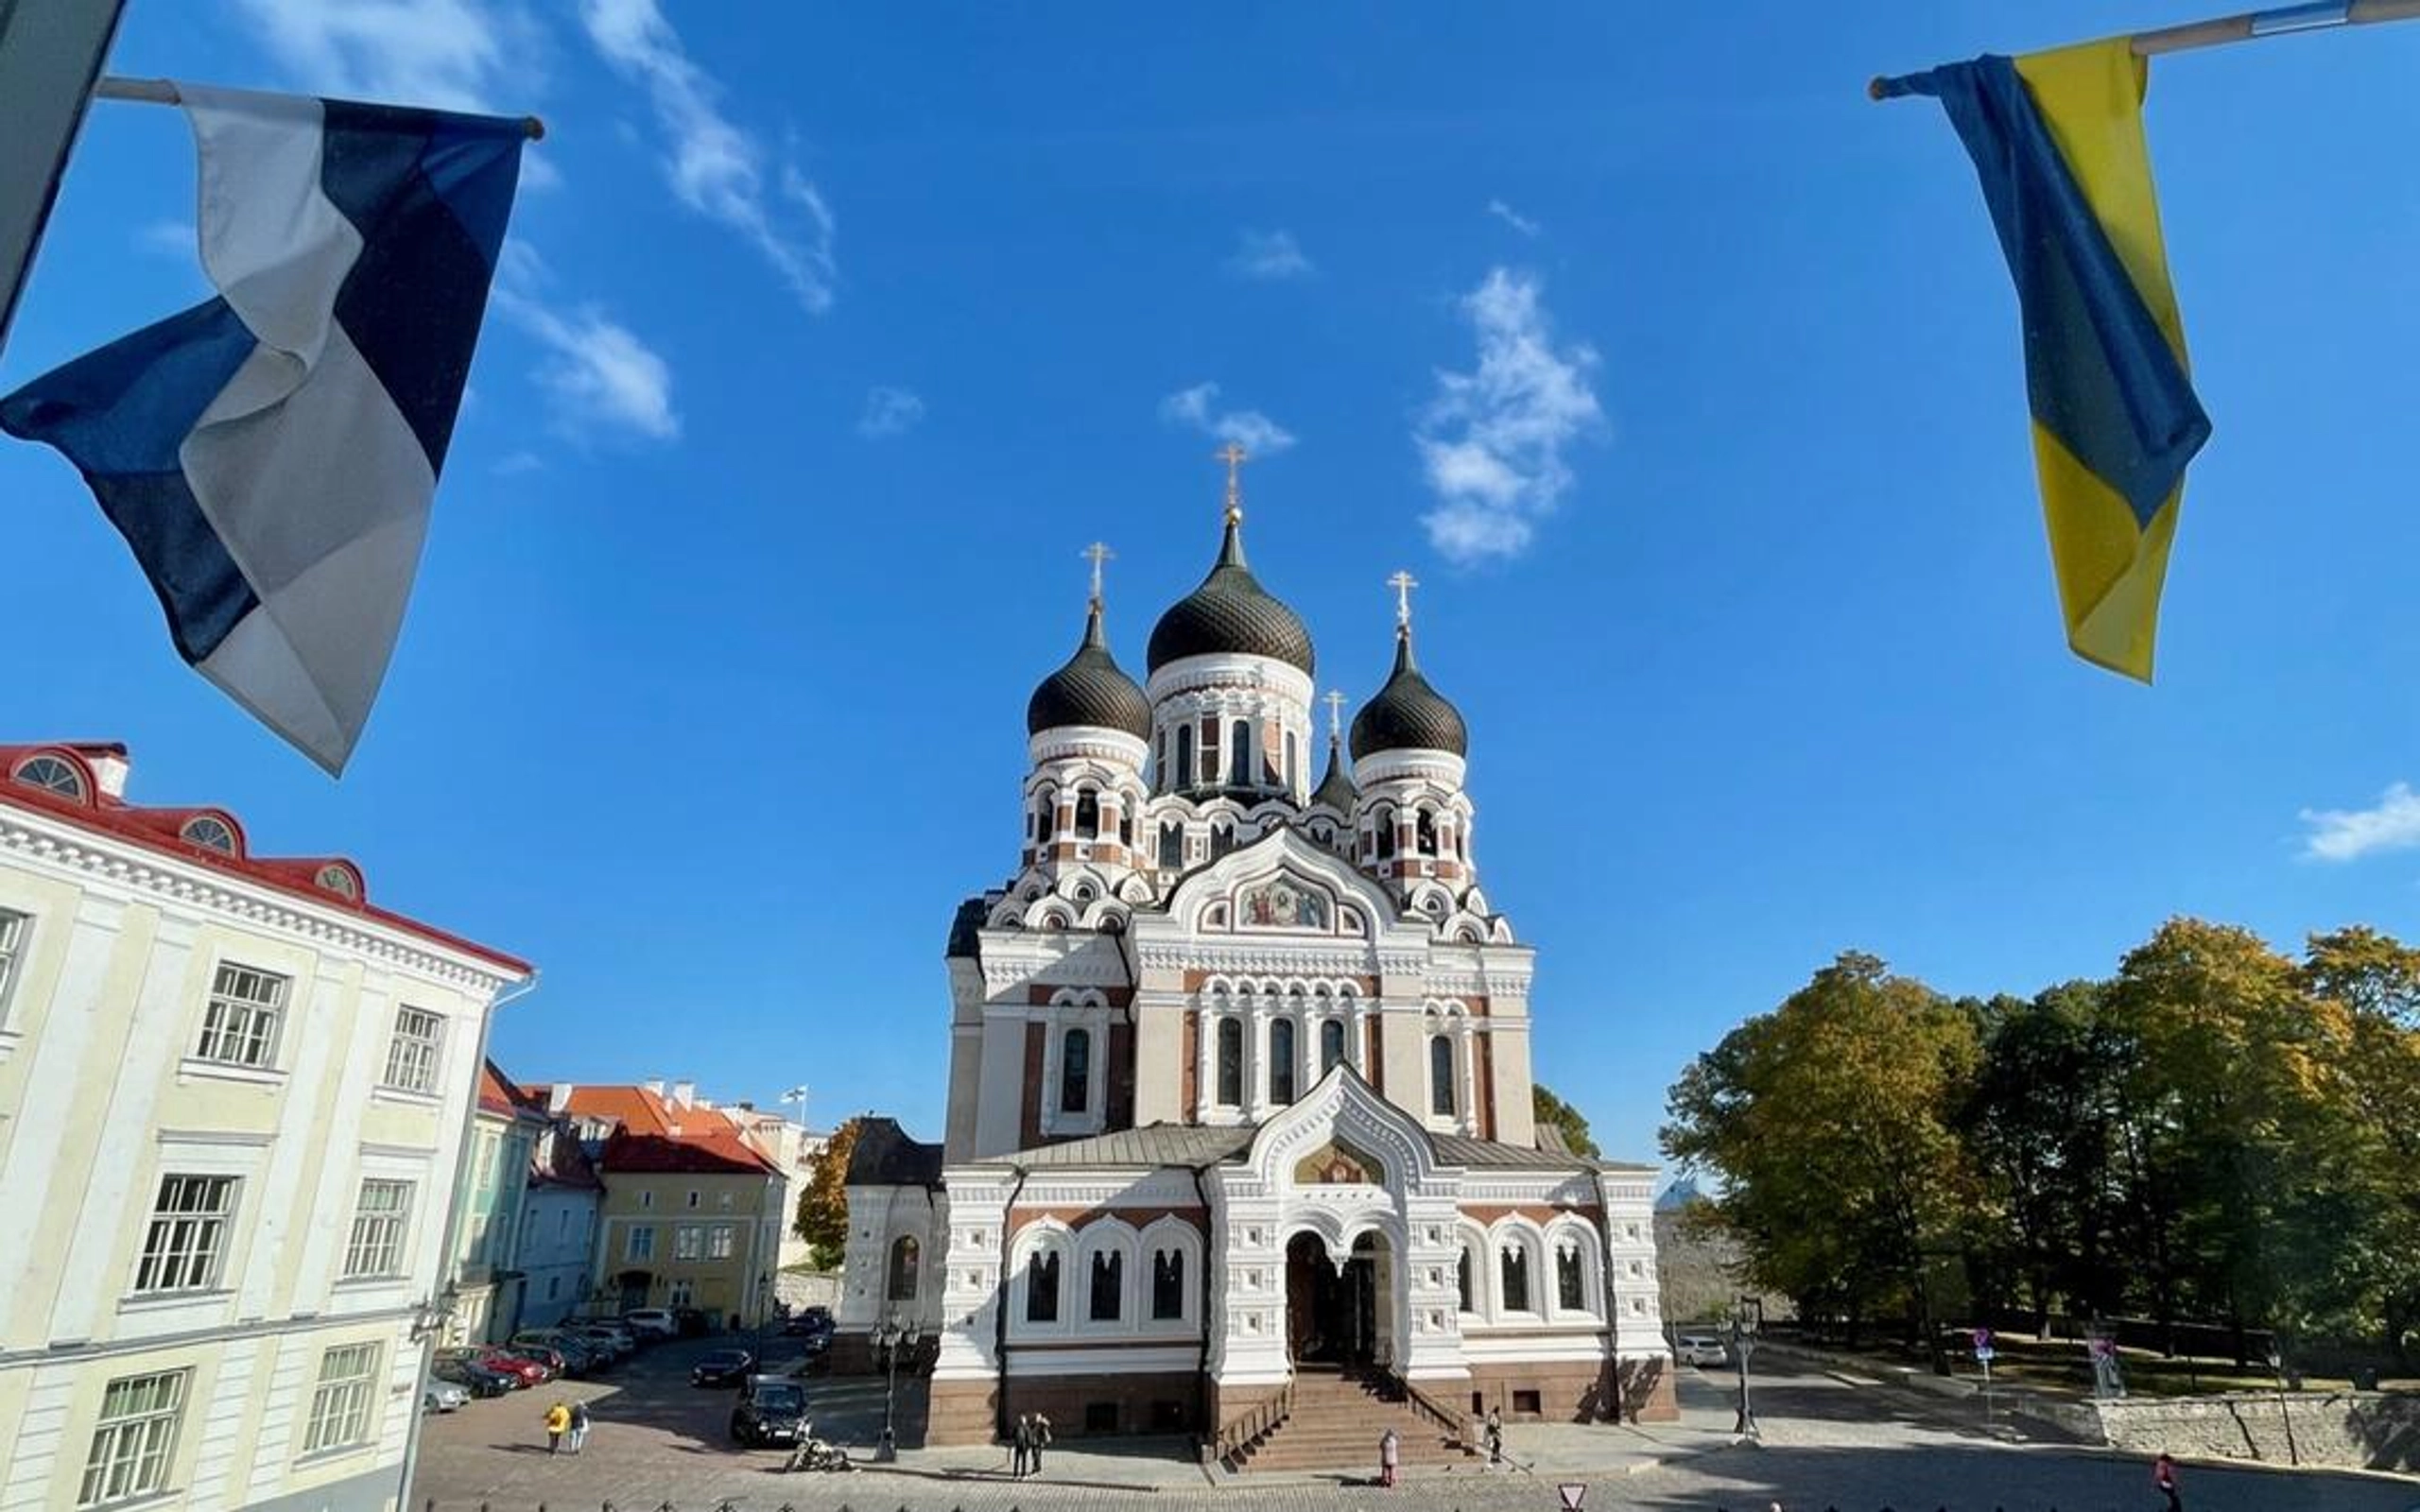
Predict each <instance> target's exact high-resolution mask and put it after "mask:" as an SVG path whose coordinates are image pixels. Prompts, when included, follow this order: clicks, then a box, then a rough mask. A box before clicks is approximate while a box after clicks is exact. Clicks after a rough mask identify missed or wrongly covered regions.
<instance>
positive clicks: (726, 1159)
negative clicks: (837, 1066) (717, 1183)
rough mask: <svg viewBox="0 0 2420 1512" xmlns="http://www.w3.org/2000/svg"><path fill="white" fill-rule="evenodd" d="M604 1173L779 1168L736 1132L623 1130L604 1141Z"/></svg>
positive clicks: (763, 1172)
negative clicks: (672, 1133)
mask: <svg viewBox="0 0 2420 1512" xmlns="http://www.w3.org/2000/svg"><path fill="white" fill-rule="evenodd" d="M600 1163H601V1164H602V1165H603V1166H604V1168H605V1174H606V1175H607V1176H614V1175H617V1174H618V1175H628V1176H655V1175H699V1176H779V1175H781V1170H780V1168H779V1167H778V1166H776V1165H774V1164H773V1162H772V1161H770V1160H766V1159H765V1158H764V1157H763V1156H761V1155H759V1154H757V1153H756V1152H755V1151H754V1150H753V1149H752V1148H750V1147H749V1145H748V1144H747V1143H746V1142H745V1141H743V1140H741V1139H740V1138H739V1136H737V1135H736V1134H722V1133H717V1134H704V1135H686V1136H683V1137H680V1138H674V1137H672V1136H670V1135H664V1134H632V1133H630V1132H629V1131H627V1130H623V1131H620V1132H617V1133H615V1134H614V1137H613V1138H612V1139H610V1140H607V1141H606V1142H605V1151H604V1155H603V1158H602V1160H601V1162H600Z"/></svg>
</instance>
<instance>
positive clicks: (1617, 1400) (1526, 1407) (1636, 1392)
mask: <svg viewBox="0 0 2420 1512" xmlns="http://www.w3.org/2000/svg"><path fill="white" fill-rule="evenodd" d="M1427 1389H1428V1392H1429V1394H1430V1395H1431V1396H1434V1397H1438V1398H1440V1399H1441V1400H1453V1399H1452V1397H1451V1395H1450V1393H1448V1392H1447V1391H1444V1390H1441V1389H1439V1388H1438V1387H1436V1386H1429V1387H1427ZM1463 1391H1464V1393H1465V1394H1464V1396H1463V1397H1462V1400H1463V1401H1464V1402H1466V1403H1467V1404H1468V1406H1469V1407H1470V1410H1471V1416H1473V1417H1485V1416H1486V1414H1487V1412H1488V1410H1489V1409H1490V1408H1493V1409H1495V1411H1497V1412H1499V1413H1501V1414H1503V1415H1504V1420H1505V1421H1506V1422H1558V1423H1595V1422H1616V1421H1621V1420H1625V1419H1627V1420H1631V1421H1635V1422H1651V1423H1668V1422H1673V1421H1676V1420H1678V1419H1679V1417H1680V1416H1681V1404H1680V1400H1679V1398H1678V1397H1677V1396H1675V1395H1674V1391H1673V1383H1672V1372H1671V1370H1670V1369H1669V1368H1668V1366H1667V1364H1666V1362H1664V1361H1662V1360H1626V1361H1623V1362H1621V1363H1620V1364H1619V1365H1618V1366H1602V1365H1592V1364H1589V1363H1587V1362H1585V1361H1576V1360H1568V1361H1567V1360H1558V1361H1552V1362H1540V1363H1538V1364H1535V1365H1525V1364H1523V1363H1521V1362H1519V1361H1510V1362H1503V1363H1489V1364H1479V1365H1474V1366H1472V1367H1471V1380H1470V1384H1469V1386H1468V1387H1466V1388H1463Z"/></svg>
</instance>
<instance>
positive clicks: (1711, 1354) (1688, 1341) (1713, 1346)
mask: <svg viewBox="0 0 2420 1512" xmlns="http://www.w3.org/2000/svg"><path fill="white" fill-rule="evenodd" d="M1673 1352H1674V1353H1675V1354H1677V1355H1678V1356H1679V1357H1680V1360H1681V1363H1682V1364H1683V1365H1697V1366H1706V1365H1729V1364H1730V1363H1731V1346H1730V1345H1729V1344H1728V1343H1726V1342H1725V1341H1724V1339H1723V1337H1722V1335H1721V1334H1720V1333H1684V1334H1682V1335H1681V1338H1680V1344H1679V1348H1678V1349H1674V1350H1673Z"/></svg>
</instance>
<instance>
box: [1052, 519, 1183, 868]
mask: <svg viewBox="0 0 2420 1512" xmlns="http://www.w3.org/2000/svg"><path fill="white" fill-rule="evenodd" d="M1084 555H1085V556H1086V557H1087V558H1090V559H1091V561H1092V566H1093V586H1092V596H1091V599H1090V601H1089V603H1088V604H1087V606H1086V609H1085V612H1084V636H1083V639H1082V641H1080V643H1078V644H1077V646H1076V654H1075V655H1073V656H1071V657H1069V658H1068V659H1067V661H1066V663H1065V664H1064V665H1063V666H1061V667H1060V668H1059V670H1057V671H1056V672H1053V673H1051V674H1050V676H1048V677H1046V678H1045V679H1042V682H1041V685H1040V686H1038V687H1036V688H1035V689H1034V690H1033V696H1032V697H1031V698H1030V699H1029V700H1028V701H1027V703H1026V709H1025V728H1026V735H1027V740H1026V751H1027V755H1028V758H1029V762H1030V770H1029V772H1028V773H1027V775H1026V781H1025V836H1024V843H1023V846H1022V849H1021V857H1020V859H1021V860H1022V862H1023V863H1024V864H1025V865H1026V866H1029V867H1034V868H1040V869H1041V870H1042V871H1043V873H1044V874H1045V875H1046V876H1053V877H1055V876H1056V874H1057V873H1058V872H1059V871H1060V870H1061V869H1062V868H1075V867H1086V868H1092V869H1094V870H1096V871H1098V872H1099V873H1101V875H1102V877H1103V879H1104V880H1105V881H1106V882H1108V883H1109V884H1110V885H1112V886H1115V885H1116V884H1117V882H1118V881H1120V880H1121V879H1122V878H1123V877H1125V876H1126V875H1127V874H1129V873H1130V872H1131V871H1132V869H1133V866H1134V855H1135V852H1134V847H1135V838H1136V835H1137V833H1138V832H1139V830H1140V827H1141V825H1142V808H1143V801H1144V799H1145V796H1146V795H1145V789H1144V786H1143V762H1144V758H1145V755H1146V753H1147V750H1148V747H1147V746H1146V744H1145V743H1146V741H1147V740H1148V739H1149V738H1150V733H1151V706H1150V704H1149V703H1148V702H1146V701H1145V699H1144V697H1143V690H1142V689H1140V688H1138V687H1136V686H1135V685H1134V679H1132V678H1130V677H1128V676H1127V675H1126V674H1125V672H1124V671H1122V670H1121V669H1120V668H1119V667H1118V665H1117V660H1116V658H1115V657H1113V656H1111V655H1110V651H1109V638H1108V635H1107V633H1106V632H1105V631H1104V630H1103V629H1102V627H1101V566H1102V564H1103V563H1104V562H1106V561H1107V560H1108V559H1109V558H1110V555H1111V553H1110V550H1109V548H1108V547H1107V546H1104V545H1102V544H1100V543H1099V542H1098V541H1095V542H1094V543H1093V544H1092V545H1091V546H1089V547H1087V548H1086V549H1085V551H1084Z"/></svg>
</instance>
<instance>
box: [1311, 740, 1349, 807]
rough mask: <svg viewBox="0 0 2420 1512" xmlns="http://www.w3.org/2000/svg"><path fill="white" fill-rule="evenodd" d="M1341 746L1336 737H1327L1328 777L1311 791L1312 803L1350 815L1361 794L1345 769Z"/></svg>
mask: <svg viewBox="0 0 2420 1512" xmlns="http://www.w3.org/2000/svg"><path fill="white" fill-rule="evenodd" d="M1341 744H1342V743H1341V742H1340V741H1339V740H1338V739H1337V738H1336V737H1335V736H1334V735H1330V736H1328V737H1327V775H1326V776H1325V777H1322V778H1321V779H1320V785H1319V786H1317V787H1315V788H1313V789H1311V801H1312V802H1314V803H1324V804H1326V805H1327V806H1328V807H1329V808H1332V809H1334V810H1336V811H1337V812H1338V813H1340V814H1350V813H1352V812H1353V800H1354V799H1357V798H1358V797H1360V796H1361V794H1360V790H1359V789H1358V788H1356V787H1355V786H1354V785H1353V778H1352V776H1351V774H1349V773H1347V772H1346V771H1345V769H1344V752H1343V750H1342V749H1341V748H1340V746H1341Z"/></svg>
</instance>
